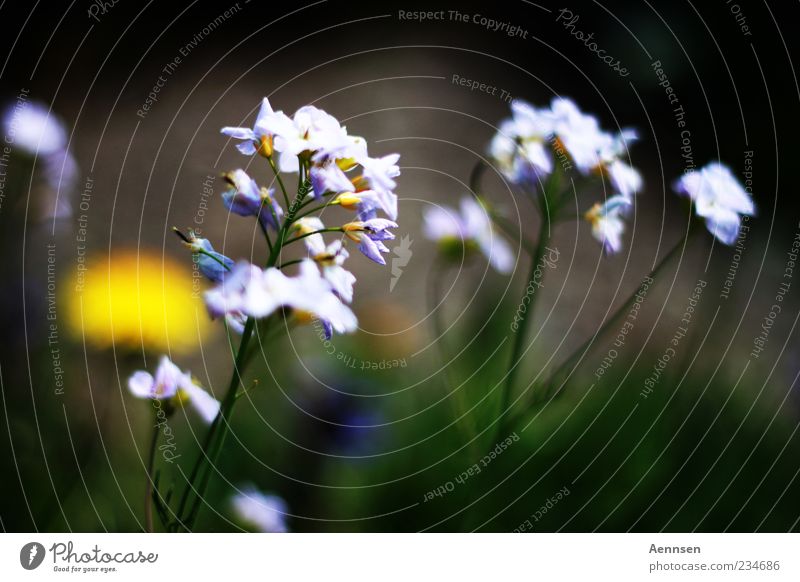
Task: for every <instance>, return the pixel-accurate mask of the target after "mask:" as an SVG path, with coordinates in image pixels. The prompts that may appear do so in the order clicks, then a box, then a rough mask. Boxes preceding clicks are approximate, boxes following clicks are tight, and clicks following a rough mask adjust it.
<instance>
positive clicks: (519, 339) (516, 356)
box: [497, 204, 551, 434]
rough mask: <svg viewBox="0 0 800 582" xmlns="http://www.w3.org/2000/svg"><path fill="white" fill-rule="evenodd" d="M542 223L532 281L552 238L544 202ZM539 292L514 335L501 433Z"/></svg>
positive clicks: (533, 263)
mask: <svg viewBox="0 0 800 582" xmlns="http://www.w3.org/2000/svg"><path fill="white" fill-rule="evenodd" d="M542 206H543V208H542V224H541V226H540V227H539V237H538V240H537V242H536V247H535V249H534V253H533V255H532V257H531V268H530V273H529V275H528V279H527V280H528V281H529V282H530V281H532V280H533V278H534V277H535V276H536V270H537V269H539V263H540V262H541V261H542V258H543V257H544V252H545V248H546V247H547V243H548V242H549V240H550V234H551V233H550V226H551V225H550V217H549V214H548V212H547V209H546V205H544V204H542ZM538 296H539V293H534V294H533V296H532V297H531V301H530V303H529V304H528V307H527V309H525V311H524V312H522V314H521V316H520V321H519V326H518V328H517V331H516V336H515V337H514V347H513V348H512V351H511V362H510V364H509V366H510V367H509V370H508V375H507V376H506V382H505V385H504V386H503V392H502V399H501V406H500V415H501V416H500V420H499V421H498V429H497V433H498V434H500V433H501V432H502V430H503V427H504V425H505V423H504V422H503V421H502V418H503V415H504V414H505V413H506V411H507V409H508V405H509V402H510V401H511V393H512V391H513V389H514V381H515V380H516V377H517V373H518V372H519V369H520V368H521V362H520V359H521V357H522V348H523V347H524V345H525V338H526V337H527V331H528V324H529V322H530V320H531V319H532V316H533V311H534V309H535V307H536V299H537V298H538Z"/></svg>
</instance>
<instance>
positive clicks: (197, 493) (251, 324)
mask: <svg viewBox="0 0 800 582" xmlns="http://www.w3.org/2000/svg"><path fill="white" fill-rule="evenodd" d="M270 165H271V166H272V167H273V169H274V170H276V169H277V168H275V166H274V162H272V160H271V159H270ZM303 167H304V166H303V165H302V163H301V169H300V185H299V187H298V192H297V196H296V197H295V199H294V201H293V202H292V203H291V205H289V207H288V209H287V213H286V217H285V219H284V222H283V224H282V225H281V228H280V230H279V231H278V235H277V239H276V241H275V244H274V245H273V247H272V250H271V252H270V254H269V259H268V260H267V267H274V266H275V264H276V262H277V260H278V257H279V256H280V251H281V249H282V247H283V246H284V244H285V242H286V235H287V233H288V231H289V227H290V226H291V224H292V222H293V221H294V220H295V214H296V213H297V209H298V208H299V207H300V204H301V203H302V201H303V198H304V197H305V195H306V194H307V193H308V183H307V182H306V181H305V178H304V176H305V172H304V170H303ZM281 183H282V182H281ZM287 199H288V197H287ZM254 329H255V319H254V318H252V317H250V318H248V319H247V322H246V323H245V327H244V330H243V332H242V339H241V341H240V343H239V348H238V350H237V351H236V355H235V358H234V368H233V373H232V375H231V381H230V384H229V386H228V391H227V392H226V393H225V397H224V398H223V401H222V404H221V405H220V411H219V414H217V417H216V418H215V419H214V421H213V423H212V424H211V427H209V431H208V433H207V434H206V439H205V441H204V444H203V451H202V454H201V455H200V456H199V457H198V459H197V461H196V463H195V466H194V468H193V469H192V473H191V476H190V478H189V481H188V482H187V486H186V489H185V490H184V493H183V496H182V498H181V503H180V505H179V511H178V514H177V515H178V521H179V524H178V525H179V526H180V527H183V528H184V529H186V530H190V529H191V527H192V526H193V524H194V521H195V519H196V518H197V514H198V512H199V510H200V504H201V502H202V499H203V495H204V493H205V490H206V488H207V487H208V483H209V481H210V478H211V472H212V471H211V466H212V465H214V464H215V463H216V461H217V458H218V456H219V453H220V451H221V449H222V444H223V443H224V441H225V436H226V434H227V432H228V430H229V429H230V418H231V413H232V411H233V405H234V404H235V402H236V400H237V398H236V395H237V392H238V388H239V384H240V383H241V382H242V373H243V371H244V365H245V360H246V355H247V347H248V344H249V343H250V338H251V337H252V335H253V330H254ZM206 465H208V468H207V469H206V470H205V471H203V469H204V468H205V467H206ZM201 472H202V475H201ZM198 480H199V483H198V485H197V487H195V482H197V481H198ZM191 493H194V501H193V502H192V504H191V505H190V506H189V513H188V515H187V516H186V517H185V518H183V511H184V510H185V508H186V504H187V502H188V498H189V496H190V494H191Z"/></svg>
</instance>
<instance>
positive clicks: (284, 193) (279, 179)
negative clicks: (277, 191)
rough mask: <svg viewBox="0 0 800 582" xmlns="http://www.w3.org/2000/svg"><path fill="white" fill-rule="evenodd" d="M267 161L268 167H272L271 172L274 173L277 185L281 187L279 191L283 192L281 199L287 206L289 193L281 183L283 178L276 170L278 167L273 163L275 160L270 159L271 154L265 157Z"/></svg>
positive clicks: (287, 206)
mask: <svg viewBox="0 0 800 582" xmlns="http://www.w3.org/2000/svg"><path fill="white" fill-rule="evenodd" d="M267 161H268V162H269V167H270V168H272V172H273V173H274V174H275V179H276V180H277V181H278V186H280V188H281V192H283V200H284V202H286V208H289V194H288V193H287V191H286V186H285V185H284V184H283V178H281V173H280V172H279V171H278V167H277V166H276V165H275V160H273V159H272V156H270V157H268V158H267Z"/></svg>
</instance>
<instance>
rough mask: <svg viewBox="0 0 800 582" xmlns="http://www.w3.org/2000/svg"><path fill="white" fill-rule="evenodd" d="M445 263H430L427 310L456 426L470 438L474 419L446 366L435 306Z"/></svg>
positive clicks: (438, 317) (444, 348)
mask: <svg viewBox="0 0 800 582" xmlns="http://www.w3.org/2000/svg"><path fill="white" fill-rule="evenodd" d="M446 267H447V265H446V264H444V262H443V261H439V260H436V261H434V262H433V263H432V264H431V271H432V272H431V274H430V275H429V277H430V286H429V292H428V312H429V313H430V314H431V317H432V319H433V329H434V333H435V334H436V338H437V341H436V347H437V351H438V352H439V358H440V359H441V361H442V365H444V366H445V368H444V376H445V381H446V383H447V385H448V386H449V387H451V388H452V389H454V390H456V394H455V395H454V396H453V400H452V402H453V404H454V409H455V415H456V426H457V427H458V428H459V429H460V430H465V429H466V434H465V435H464V436H465V437H466V438H467V439H468V440H470V439H472V437H473V436H474V435H475V424H474V419H473V418H472V417H471V416H469V415H468V414H467V407H466V404H465V402H464V399H463V392H462V390H464V387H463V386H461V387H460V389H457V388H456V381H455V380H454V379H453V373H452V369H451V368H450V366H447V364H446V362H447V360H448V357H447V349H446V346H445V343H444V341H445V340H444V335H445V331H444V325H442V318H441V315H440V311H439V309H437V307H441V306H439V305H438V302H439V299H440V298H441V283H442V278H443V277H444V274H445V273H446V272H447V268H446ZM461 419H466V420H467V421H468V422H469V426H467V427H464V426H463V424H462V422H461Z"/></svg>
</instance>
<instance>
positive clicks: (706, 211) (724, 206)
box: [674, 162, 756, 245]
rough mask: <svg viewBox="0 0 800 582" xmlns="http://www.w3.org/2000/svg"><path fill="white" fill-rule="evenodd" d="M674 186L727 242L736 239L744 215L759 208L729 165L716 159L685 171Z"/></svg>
mask: <svg viewBox="0 0 800 582" xmlns="http://www.w3.org/2000/svg"><path fill="white" fill-rule="evenodd" d="M674 187H675V190H676V191H677V192H678V193H679V194H684V195H686V196H688V197H689V198H690V199H691V200H692V202H693V203H694V208H695V212H696V213H697V216H700V217H702V218H705V220H706V227H707V228H708V230H709V232H711V234H713V235H714V236H715V237H717V238H718V239H719V240H720V241H721V242H723V243H724V244H726V245H732V244H734V243H735V242H736V238H737V237H738V235H739V227H740V226H741V221H742V218H741V217H742V215H746V216H753V215H754V214H755V211H756V209H755V205H754V204H753V199H752V197H751V196H750V194H748V193H747V191H745V189H744V188H742V186H741V185H740V184H739V182H738V181H737V180H736V178H734V176H733V174H732V173H731V171H730V170H729V169H728V168H727V167H726V166H723V165H722V164H719V163H716V162H712V163H710V164H708V165H707V166H705V167H704V168H702V169H701V170H695V171H692V172H689V173H687V174H684V175H683V176H681V178H680V179H679V180H678V181H677V182H676V184H675V186H674Z"/></svg>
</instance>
